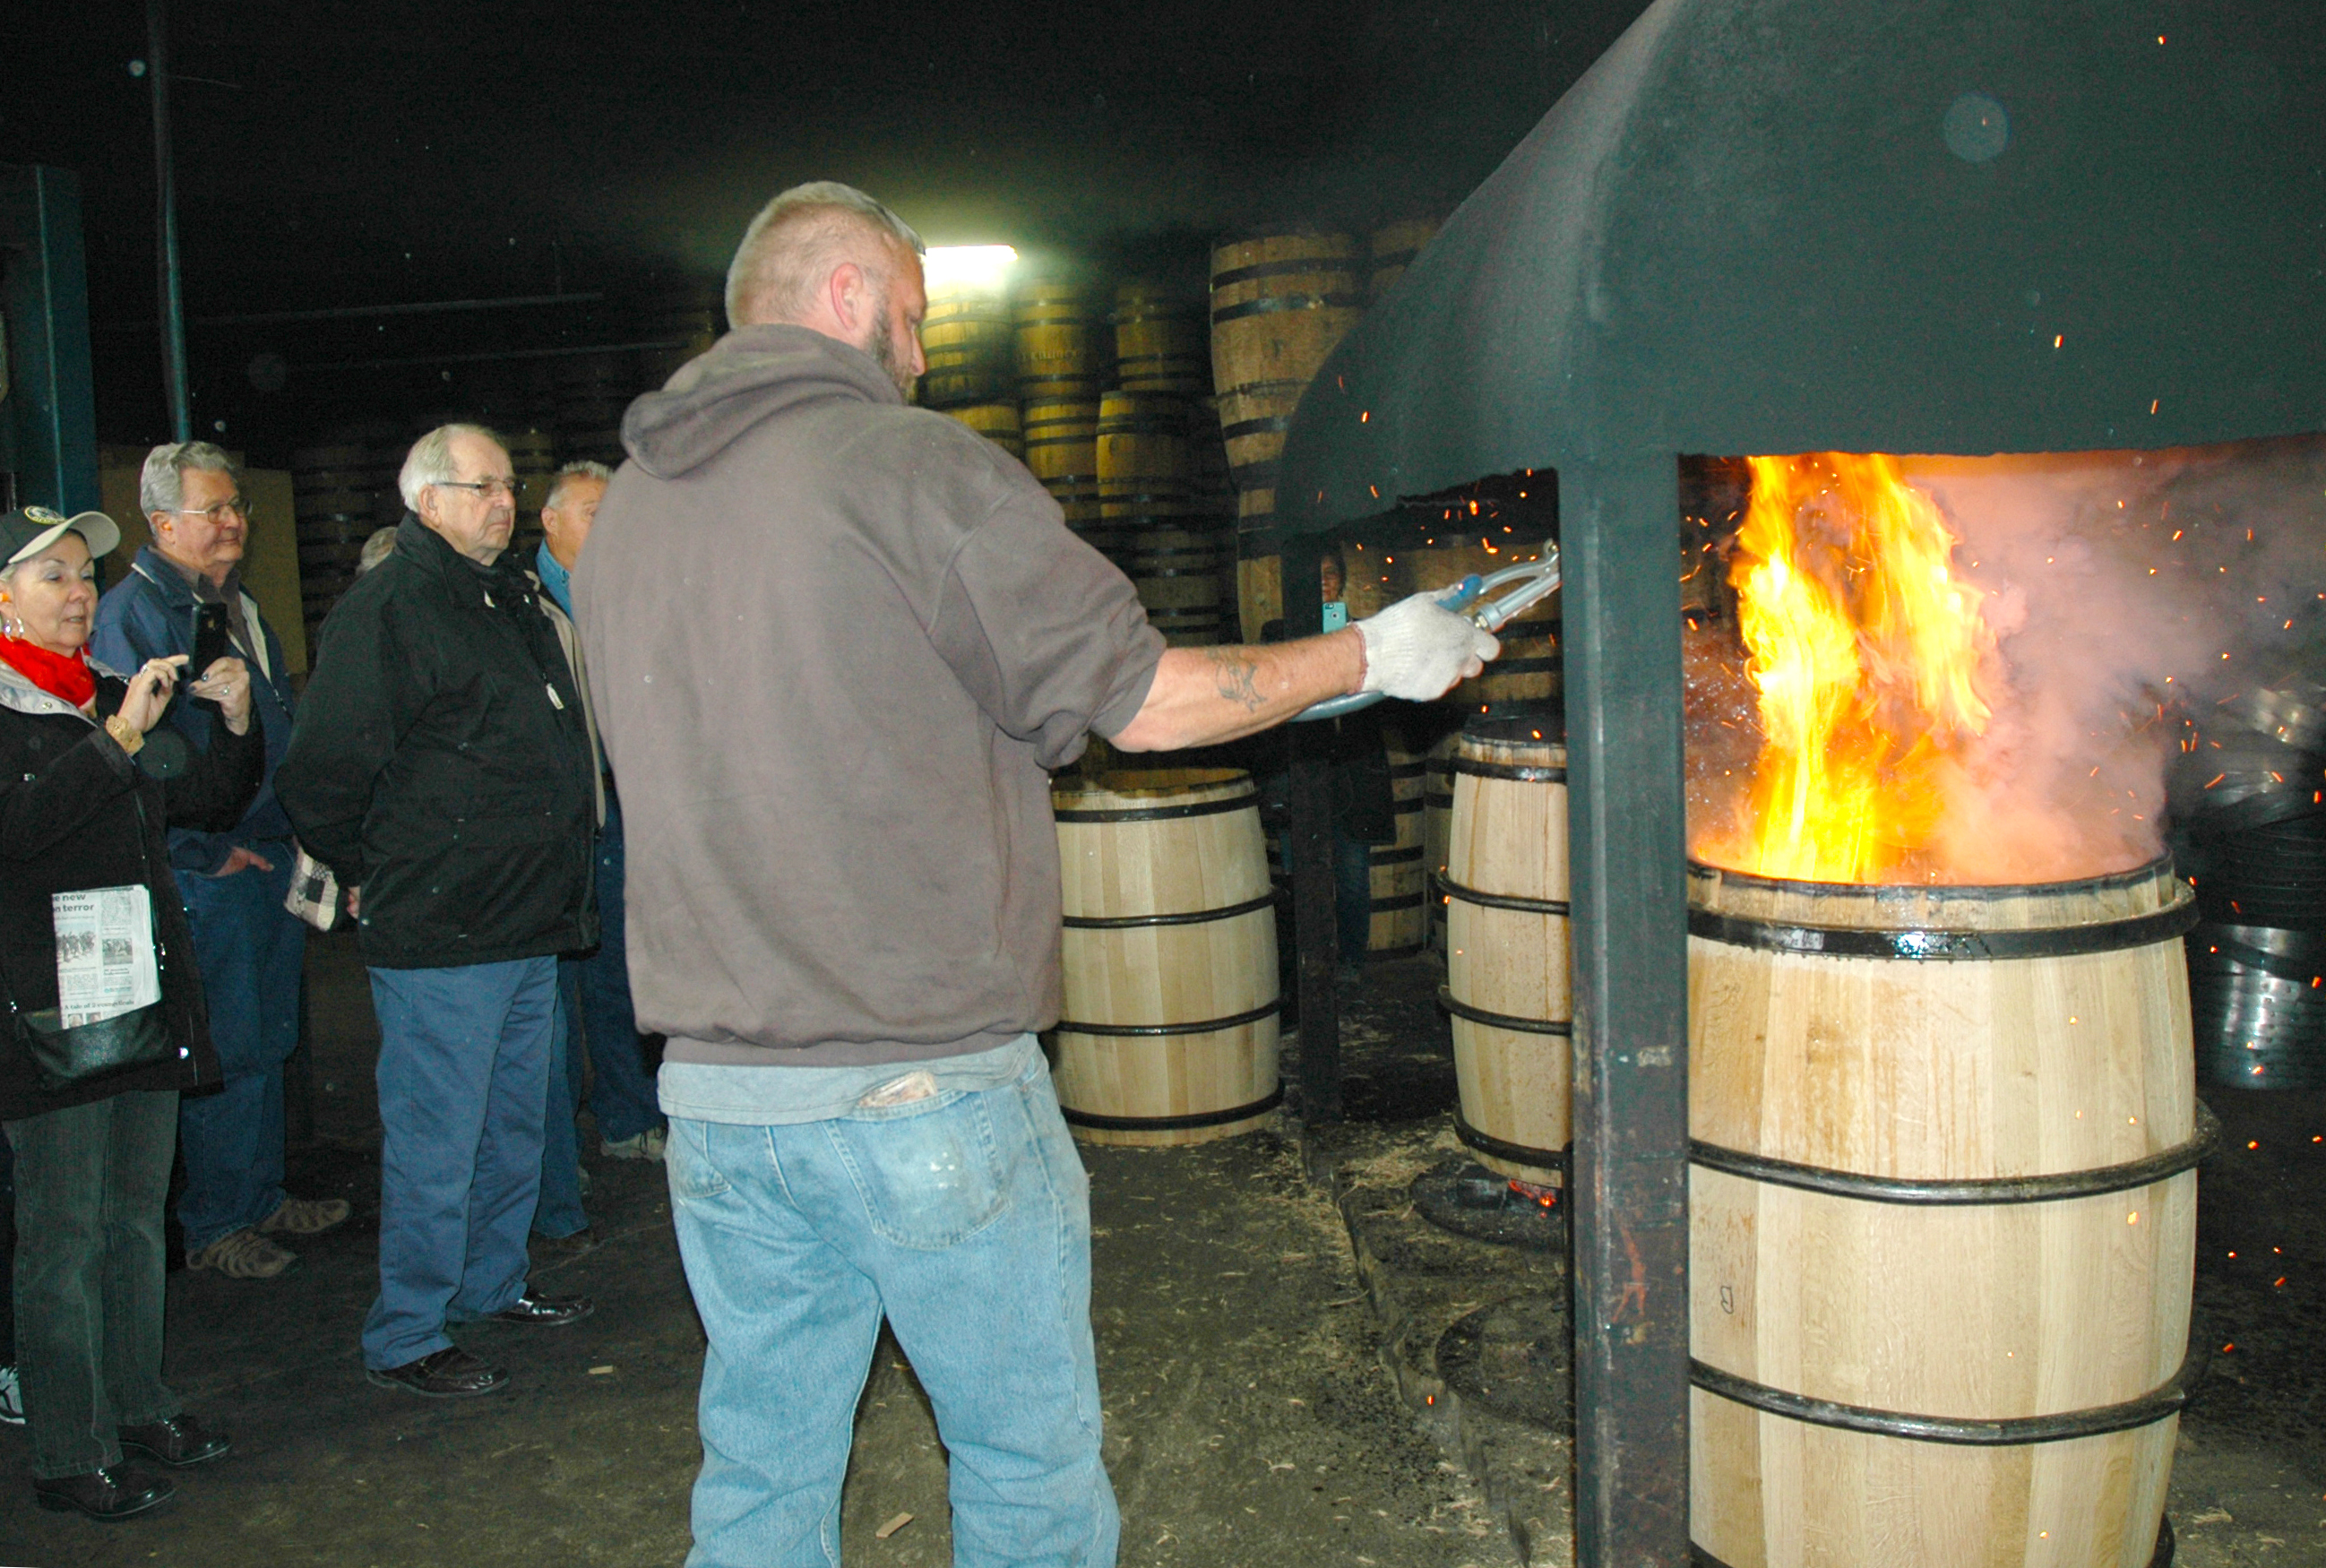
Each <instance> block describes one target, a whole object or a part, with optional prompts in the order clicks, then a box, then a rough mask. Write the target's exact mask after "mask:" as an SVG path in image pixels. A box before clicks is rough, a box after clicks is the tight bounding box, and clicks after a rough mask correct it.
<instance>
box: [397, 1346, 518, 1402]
mask: <svg viewBox="0 0 2326 1568" xmlns="http://www.w3.org/2000/svg"><path fill="white" fill-rule="evenodd" d="M364 1376H365V1377H367V1378H370V1379H371V1380H372V1381H373V1382H374V1383H377V1384H378V1385H379V1386H380V1387H383V1388H409V1389H411V1390H412V1392H414V1394H420V1395H424V1396H427V1397H428V1398H431V1399H472V1398H474V1397H476V1396H478V1395H479V1394H490V1393H492V1392H493V1391H494V1390H496V1389H498V1388H499V1387H503V1386H504V1385H505V1384H507V1382H508V1374H507V1372H504V1371H502V1370H501V1369H499V1368H498V1367H494V1366H488V1365H487V1364H486V1363H485V1362H484V1361H483V1360H481V1359H479V1358H478V1357H475V1356H472V1355H470V1354H469V1352H468V1351H466V1350H462V1349H461V1347H460V1346H458V1345H452V1346H449V1347H447V1348H446V1349H444V1350H438V1351H436V1352H434V1353H433V1354H432V1355H426V1356H423V1357H421V1358H420V1359H418V1360H416V1361H406V1362H405V1363H404V1365H403V1366H401V1367H390V1368H388V1369H386V1371H381V1370H379V1369H377V1368H366V1369H365V1370H364Z"/></svg>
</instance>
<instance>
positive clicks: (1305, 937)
mask: <svg viewBox="0 0 2326 1568" xmlns="http://www.w3.org/2000/svg"><path fill="white" fill-rule="evenodd" d="M1283 551H1284V553H1283V557H1282V562H1281V564H1282V568H1283V572H1284V632H1285V635H1286V636H1291V637H1311V636H1316V635H1317V633H1318V632H1320V631H1322V630H1323V629H1324V625H1325V599H1324V593H1323V588H1322V584H1321V582H1320V580H1319V579H1318V577H1317V564H1318V562H1319V561H1321V560H1322V559H1323V556H1324V548H1323V545H1322V543H1320V541H1318V540H1317V537H1316V536H1315V535H1312V534H1300V535H1297V536H1295V537H1293V538H1290V539H1288V540H1286V541H1285V542H1284V546H1283ZM1290 728H1291V732H1292V733H1291V751H1292V778H1291V784H1290V793H1291V802H1290V804H1291V807H1292V939H1293V942H1295V943H1296V944H1297V946H1298V949H1299V952H1298V967H1297V968H1296V970H1294V983H1295V984H1296V985H1297V986H1298V988H1299V996H1300V1119H1301V1120H1302V1121H1303V1122H1306V1123H1307V1125H1309V1126H1310V1127H1322V1126H1324V1125H1326V1123H1328V1122H1337V1121H1339V1120H1340V1119H1341V997H1340V988H1339V985H1338V983H1337V981H1336V979H1335V973H1334V971H1335V967H1336V966H1337V965H1338V964H1339V962H1340V953H1341V935H1340V921H1339V918H1338V915H1337V913H1336V911H1335V907H1334V905H1335V877H1336V875H1337V871H1336V868H1335V863H1334V846H1333V840H1334V831H1333V763H1332V758H1331V756H1330V755H1329V753H1330V747H1331V742H1332V737H1331V736H1330V735H1329V734H1327V733H1326V725H1325V724H1321V723H1320V724H1295V725H1293V726H1291V727H1290Z"/></svg>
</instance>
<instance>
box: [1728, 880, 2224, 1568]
mask: <svg viewBox="0 0 2326 1568" xmlns="http://www.w3.org/2000/svg"><path fill="white" fill-rule="evenodd" d="M1689 882H1690V886H1689V932H1690V935H1689V1042H1688V1060H1687V1072H1688V1074H1689V1135H1690V1138H1689V1159H1690V1172H1689V1238H1690V1240H1689V1315H1690V1352H1691V1358H1692V1361H1691V1381H1692V1383H1693V1385H1694V1392H1693V1394H1692V1396H1691V1400H1690V1417H1689V1443H1690V1451H1691V1452H1690V1480H1689V1488H1690V1533H1691V1535H1692V1536H1693V1538H1694V1540H1695V1543H1696V1545H1697V1549H1698V1552H1699V1553H1701V1554H1703V1556H1704V1557H1705V1558H1706V1559H1707V1560H1710V1561H1715V1562H1731V1563H1755V1564H1765V1565H1766V1568H1810V1565H1811V1564H1812V1563H1821V1562H1826V1561H1838V1562H1875V1561H1880V1562H1884V1563H1897V1564H1900V1565H1901V1568H1952V1565H1953V1564H1956V1563H1981V1564H1986V1565H1987V1568H2005V1565H2015V1564H2029V1565H2031V1568H2032V1565H2033V1564H2037V1563H2040V1564H2042V1568H2136V1564H2138V1563H2141V1562H2143V1561H2145V1560H2146V1558H2147V1556H2148V1554H2149V1550H2150V1545H2149V1544H2150V1543H2151V1542H2152V1541H2154V1540H2156V1539H2158V1538H2159V1537H2158V1536H2157V1533H2156V1532H2157V1531H2158V1526H2159V1523H2160V1521H2161V1520H2162V1518H2163V1508H2164V1493H2165V1488H2166V1486H2167V1484H2168V1482H2169V1480H2170V1478H2171V1471H2172V1452H2173V1445H2174V1442H2175V1439H2176V1436H2177V1431H2178V1422H2177V1416H2178V1414H2179V1412H2180V1409H2181V1407H2182V1404H2183V1403H2184V1401H2185V1387H2186V1385H2187V1383H2188V1381H2189V1378H2190V1377H2191V1373H2192V1372H2193V1371H2194V1370H2195V1369H2196V1367H2197V1365H2198V1364H2199V1360H2200V1358H2197V1357H2195V1356H2193V1355H2192V1352H2191V1336H2190V1325H2191V1310H2190V1309H2191V1285H2192V1280H2193V1275H2194V1267H2195V1248H2196V1183H2197V1177H2196V1170H2195V1167H2196V1165H2197V1164H2198V1163H2199V1162H2200V1160H2202V1159H2203V1158H2204V1157H2205V1155H2207V1154H2208V1153H2209V1152H2210V1149H2211V1148H2212V1146H2214V1144H2215V1143H2216V1142H2217V1141H2218V1139H2219V1136H2220V1133H2219V1124H2218V1123H2217V1122H2216V1121H2215V1120H2214V1118H2212V1117H2211V1116H2210V1113H2208V1112H2207V1111H2206V1109H2205V1108H2204V1107H2203V1106H2202V1105H2201V1104H2200V1102H2198V1100H2197V1099H2196V1098H2195V1072H2194V1056H2193V1052H2192V1050H2191V1035H2190V1025H2189V1016H2190V1015H2189V1002H2188V989H2187V984H2188V976H2187V972H2186V970H2185V967H2184V965H2183V964H2182V960H2181V944H2180V942H2179V936H2180V933H2181V932H2183V931H2185V930H2186V929H2187V928H2188V925H2189V923H2190V921H2191V917H2192V915H2193V914H2194V898H2193V895H2191V891H2190V889H2189V888H2188V887H2187V886H2183V885H2182V884H2181V883H2179V882H2178V881H2176V880H2175V879H2174V877H2172V868H2171V866H2170V864H2169V863H2168V862H2163V861H2160V862H2157V863H2154V864H2152V865H2149V866H2144V867H2139V868H2135V869H2133V870H2130V871H2126V872H2119V873H2114V874H2110V875H2107V876H2101V877H2091V878H2089V879H2086V880H2082V881H2076V882H2061V883H2052V884H2032V885H2026V886H1868V885H1858V884H1845V883H1805V882H1785V881H1779V880H1776V879H1772V878H1766V877H1754V876H1751V875H1745V874H1740V873H1737V872H1734V871H1729V870H1724V869H1718V868H1712V867H1708V866H1702V865H1692V866H1691V867H1690V868H1689ZM1810 1543H1814V1544H1815V1545H1814V1547H1812V1546H1811V1545H1809V1544H1810ZM2038 1543H2041V1545H2038ZM1893 1544H1894V1545H1895V1546H1896V1549H1894V1550H1893Z"/></svg>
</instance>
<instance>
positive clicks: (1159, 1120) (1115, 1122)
mask: <svg viewBox="0 0 2326 1568" xmlns="http://www.w3.org/2000/svg"><path fill="white" fill-rule="evenodd" d="M1283 1103H1284V1085H1282V1084H1281V1083H1279V1084H1278V1085H1277V1086H1276V1087H1275V1088H1274V1089H1272V1090H1270V1091H1269V1092H1268V1093H1267V1094H1266V1095H1265V1096H1264V1097H1262V1098H1261V1099H1255V1100H1253V1101H1252V1102H1251V1104H1250V1105H1239V1106H1233V1107H1231V1108H1229V1109H1226V1110H1206V1111H1199V1112H1197V1113H1196V1115H1193V1116H1100V1115H1099V1114H1097V1113H1096V1112H1095V1111H1087V1110H1072V1109H1068V1108H1066V1107H1065V1106H1063V1105H1062V1106H1060V1107H1058V1114H1059V1115H1060V1116H1062V1117H1065V1118H1066V1125H1068V1126H1069V1127H1089V1128H1090V1129H1091V1130H1092V1131H1093V1132H1183V1131H1186V1130H1188V1129H1191V1128H1194V1127H1224V1126H1225V1125H1226V1124H1227V1123H1229V1122H1232V1121H1242V1120H1243V1119H1244V1118H1246V1117H1252V1116H1260V1115H1261V1114H1263V1113H1265V1112H1268V1111H1271V1110H1274V1109H1276V1108H1277V1107H1278V1106H1279V1105H1281V1104H1283Z"/></svg>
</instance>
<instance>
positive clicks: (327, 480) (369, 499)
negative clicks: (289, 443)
mask: <svg viewBox="0 0 2326 1568" xmlns="http://www.w3.org/2000/svg"><path fill="white" fill-rule="evenodd" d="M410 444H411V443H410V442H409V441H407V440H406V439H405V434H404V430H403V427H402V426H401V425H397V424H394V423H378V424H361V425H351V426H348V427H346V428H344V429H341V430H340V431H334V432H332V433H331V434H330V436H328V437H326V438H325V439H324V440H323V441H320V442H318V443H317V444H315V445H314V446H312V447H302V448H301V449H299V450H297V451H294V452H293V453H292V454H291V509H292V518H293V527H294V531H295V532H296V533H297V536H298V540H299V586H300V595H301V598H302V605H301V609H302V613H303V615H304V617H305V620H306V623H307V646H308V647H309V648H310V649H312V648H313V647H315V646H316V641H315V638H316V634H317V632H318V630H319V629H320V628H321V626H322V624H323V618H324V617H326V616H328V615H330V613H331V607H332V606H333V605H335V604H337V603H338V602H339V599H340V595H341V594H342V593H345V592H346V591H347V589H348V585H349V583H351V582H353V581H354V580H355V578H356V565H357V562H358V560H359V559H360V558H361V556H362V554H363V545H364V541H365V540H367V539H368V538H370V537H371V535H372V533H373V531H374V530H376V529H378V528H383V527H386V526H388V525H390V524H394V523H395V521H396V520H397V519H398V518H399V517H401V516H403V515H404V499H403V496H401V495H400V494H399V493H398V491H397V489H396V476H397V474H398V473H399V472H401V471H402V469H403V467H404V455H405V451H406V450H409V447H410Z"/></svg>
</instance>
